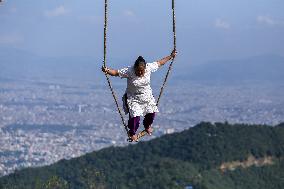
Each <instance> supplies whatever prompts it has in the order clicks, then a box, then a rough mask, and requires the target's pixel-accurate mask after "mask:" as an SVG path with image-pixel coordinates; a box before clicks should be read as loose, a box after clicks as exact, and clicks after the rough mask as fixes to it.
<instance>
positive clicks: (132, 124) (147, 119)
mask: <svg viewBox="0 0 284 189" xmlns="http://www.w3.org/2000/svg"><path fill="white" fill-rule="evenodd" d="M154 118H155V112H154V113H148V114H146V115H145V116H144V120H143V125H144V128H145V129H148V128H149V127H150V125H152V123H153V121H154ZM139 124H140V116H137V117H130V116H129V120H128V128H129V134H130V136H133V135H135V133H136V131H137V129H138V128H139Z"/></svg>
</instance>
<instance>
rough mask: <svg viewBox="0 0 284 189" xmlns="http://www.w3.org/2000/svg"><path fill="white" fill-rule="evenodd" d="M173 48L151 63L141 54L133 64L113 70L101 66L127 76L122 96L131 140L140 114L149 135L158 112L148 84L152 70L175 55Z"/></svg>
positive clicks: (112, 72)
mask: <svg viewBox="0 0 284 189" xmlns="http://www.w3.org/2000/svg"><path fill="white" fill-rule="evenodd" d="M176 54H177V52H176V51H175V50H173V51H172V53H171V54H170V55H169V56H166V57H164V58H162V59H161V60H159V61H156V62H153V63H146V61H145V60H144V58H143V57H142V56H139V57H138V58H137V60H136V61H135V63H134V65H133V66H130V67H127V68H123V69H120V70H114V69H111V68H107V67H102V71H103V72H105V73H106V74H109V75H111V76H119V77H121V78H127V88H126V91H125V94H124V96H123V102H124V106H123V108H124V111H125V113H126V114H127V113H129V120H128V128H129V135H130V138H131V140H132V141H137V135H136V131H137V129H138V128H139V124H140V116H144V120H143V125H144V128H145V131H146V132H147V133H148V134H149V135H151V133H152V131H153V128H152V127H151V125H152V123H153V121H154V118H155V113H156V112H159V110H158V107H157V105H156V102H155V98H154V96H153V94H152V88H151V86H150V76H151V73H152V72H155V71H157V69H158V68H159V67H161V66H163V65H164V64H165V63H167V62H168V61H169V60H171V59H172V58H174V57H175V56H176Z"/></svg>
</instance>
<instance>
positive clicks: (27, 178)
mask: <svg viewBox="0 0 284 189" xmlns="http://www.w3.org/2000/svg"><path fill="white" fill-rule="evenodd" d="M249 157H253V158H254V159H255V160H258V159H259V160H261V161H262V159H264V158H267V157H268V158H269V160H270V161H271V162H269V163H267V164H265V163H264V164H252V165H249V166H247V167H242V166H237V167H235V168H234V169H226V170H225V171H224V170H222V169H220V166H221V165H222V164H224V163H227V164H228V163H230V162H246V161H247V160H248V158H249ZM283 157H284V124H279V125H277V126H266V125H246V124H234V125H232V124H229V123H214V124H213V123H208V122H203V123H200V124H198V125H196V126H195V127H192V128H190V129H188V130H185V131H183V132H180V133H174V134H170V135H164V136H162V137H160V138H157V139H153V140H151V141H147V142H142V141H141V142H139V143H137V144H135V145H129V146H126V147H109V148H105V149H102V150H100V151H96V152H92V153H89V154H86V155H84V156H82V157H79V158H74V159H71V160H61V161H59V162H58V163H55V164H53V165H50V166H45V167H40V168H28V169H24V170H20V171H16V172H15V173H14V174H11V175H8V176H5V177H2V178H0V188H1V189H2V188H3V189H4V188H7V189H10V188H11V189H12V188H13V189H14V188H15V189H18V188H19V189H22V188H23V189H29V188H31V189H41V188H43V189H48V188H52V189H55V188H58V189H65V188H66V189H67V188H68V189H69V188H70V189H89V188H123V189H124V188H125V189H127V188H145V189H150V188H185V187H186V186H193V188H194V189H250V188H258V189H283V188H284V160H283ZM239 164H241V163H239Z"/></svg>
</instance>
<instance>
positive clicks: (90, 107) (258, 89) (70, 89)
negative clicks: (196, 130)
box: [0, 82, 284, 176]
mask: <svg viewBox="0 0 284 189" xmlns="http://www.w3.org/2000/svg"><path fill="white" fill-rule="evenodd" d="M121 91H123V89H121ZM271 91H273V92H271ZM283 92H284V89H281V88H280V89H278V90H277V91H276V90H275V91H274V90H273V87H272V86H253V87H252V86H207V85H200V84H199V85H198V84H191V83H187V84H185V83H183V84H181V85H175V86H168V90H167V91H166V92H165V94H164V96H163V97H162V99H161V103H160V107H159V110H160V113H159V114H158V115H157V117H156V120H155V123H154V130H155V132H154V135H153V136H151V137H145V138H144V139H143V140H149V139H152V138H154V137H157V136H161V135H163V134H170V133H173V132H178V131H182V130H184V129H187V128H189V127H191V126H194V125H195V124H197V123H199V122H201V121H210V122H225V121H228V122H229V123H249V124H269V125H276V124H278V123H280V122H283V120H284V99H283ZM0 115H1V116H0V175H1V176H3V175H6V174H9V173H11V172H13V171H14V170H16V169H21V168H24V167H30V166H42V165H48V164H52V163H54V162H56V161H59V160H61V159H70V158H73V157H78V156H81V155H83V154H85V153H88V152H92V151H94V150H99V149H101V148H104V147H108V146H113V145H116V146H123V145H127V144H128V143H127V141H126V138H127V137H126V133H125V131H124V128H123V124H122V123H121V120H120V116H119V115H118V113H117V110H116V107H115V105H114V102H113V99H112V97H111V94H110V92H109V91H108V89H107V88H104V87H93V86H92V87H91V86H88V85H87V86H67V85H60V84H56V85H54V84H52V85H48V84H46V85H43V84H39V83H29V82H26V83H22V84H18V85H16V84H15V83H9V82H6V83H3V85H2V83H1V88H0ZM125 119H126V120H127V117H125ZM142 127H143V126H141V128H142Z"/></svg>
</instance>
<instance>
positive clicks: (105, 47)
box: [103, 0, 130, 137]
mask: <svg viewBox="0 0 284 189" xmlns="http://www.w3.org/2000/svg"><path fill="white" fill-rule="evenodd" d="M107 5H108V0H105V22H104V61H103V65H104V67H106V55H107V23H108V22H107V21H108V19H107V13H108V11H107V8H108V7H107ZM105 76H106V79H107V83H108V86H109V89H110V91H111V94H112V96H113V99H114V101H115V104H116V107H117V111H118V112H119V115H120V117H121V121H122V123H123V125H124V129H125V131H126V133H127V135H128V137H129V136H130V135H129V131H128V128H127V125H126V123H125V120H124V117H123V115H122V112H121V109H120V107H119V105H118V100H117V97H116V95H115V92H114V90H113V87H112V85H111V81H110V78H109V76H108V74H107V73H105Z"/></svg>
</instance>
